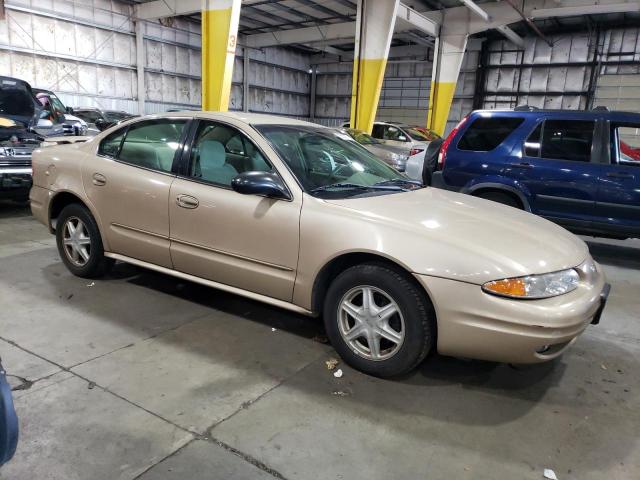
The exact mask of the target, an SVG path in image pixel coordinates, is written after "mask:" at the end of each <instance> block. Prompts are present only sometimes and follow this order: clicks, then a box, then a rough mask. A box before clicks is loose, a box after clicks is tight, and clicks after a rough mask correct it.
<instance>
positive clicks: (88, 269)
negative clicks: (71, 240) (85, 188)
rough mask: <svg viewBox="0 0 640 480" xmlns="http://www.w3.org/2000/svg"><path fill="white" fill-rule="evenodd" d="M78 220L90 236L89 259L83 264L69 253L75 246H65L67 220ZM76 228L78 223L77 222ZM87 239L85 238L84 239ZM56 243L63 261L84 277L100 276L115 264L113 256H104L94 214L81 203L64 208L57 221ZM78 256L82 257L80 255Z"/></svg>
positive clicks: (87, 235)
mask: <svg viewBox="0 0 640 480" xmlns="http://www.w3.org/2000/svg"><path fill="white" fill-rule="evenodd" d="M76 220H77V221H80V222H82V225H83V226H84V231H86V235H85V237H88V244H87V245H86V246H88V247H89V248H88V249H86V247H85V253H86V254H87V255H88V258H87V259H82V260H81V261H82V262H83V264H79V262H75V261H74V259H73V257H72V254H71V253H68V252H69V249H72V248H73V247H65V244H64V238H65V235H67V233H68V230H66V225H67V222H69V221H71V222H72V223H75V222H76ZM75 225H76V228H77V227H78V223H75ZM84 240H85V239H83V241H84ZM56 243H57V244H58V253H59V254H60V258H61V259H62V262H63V263H64V264H65V266H66V267H67V269H68V270H69V271H70V272H71V273H73V274H74V275H76V276H78V277H82V278H98V277H101V276H103V275H105V274H106V273H108V272H109V270H110V269H111V267H112V266H113V264H114V261H113V260H112V259H111V258H107V257H105V256H104V248H103V246H102V237H101V236H100V230H99V229H98V224H97V223H96V221H95V219H94V218H93V215H91V212H90V211H89V209H87V207H85V206H84V205H81V204H79V203H72V204H70V205H67V206H66V207H64V208H63V209H62V211H61V212H60V215H59V216H58V220H57V223H56ZM78 258H82V257H81V256H78Z"/></svg>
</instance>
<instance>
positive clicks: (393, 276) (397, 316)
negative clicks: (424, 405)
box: [324, 262, 436, 377]
mask: <svg viewBox="0 0 640 480" xmlns="http://www.w3.org/2000/svg"><path fill="white" fill-rule="evenodd" d="M324 324H325V328H326V331H327V336H328V337H329V339H330V340H331V345H333V348H335V349H336V351H337V352H338V353H339V354H340V356H341V357H342V358H343V359H344V361H345V362H346V363H348V364H349V365H351V366H352V367H354V368H356V369H358V370H360V371H362V372H365V373H368V374H371V375H376V376H378V377H392V376H395V375H400V374H403V373H406V372H408V371H410V370H412V369H413V368H415V367H416V366H417V365H418V364H419V363H420V362H421V361H422V360H423V359H424V358H425V356H426V355H427V353H429V351H430V350H431V348H432V346H433V345H434V344H435V336H436V322H435V314H434V310H433V306H432V305H431V302H430V300H429V297H428V296H427V295H426V292H425V291H424V290H423V289H422V288H421V287H420V285H419V284H418V283H417V282H416V281H415V280H414V279H413V278H412V277H411V275H410V274H408V273H407V272H405V271H403V270H402V269H400V268H398V267H395V266H393V265H388V264H386V263H377V262H376V263H373V262H372V263H365V264H361V265H355V266H353V267H350V268H348V269H347V270H345V271H344V272H342V273H341V274H339V275H338V276H337V277H336V278H335V279H334V280H333V282H332V283H331V285H330V286H329V289H328V291H327V295H326V297H325V301H324Z"/></svg>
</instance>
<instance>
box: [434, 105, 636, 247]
mask: <svg viewBox="0 0 640 480" xmlns="http://www.w3.org/2000/svg"><path fill="white" fill-rule="evenodd" d="M436 169H437V170H438V171H436V172H435V173H434V174H433V181H432V184H433V186H435V187H439V188H445V189H447V190H455V191H459V192H463V193H468V194H471V195H475V196H478V197H482V198H486V199H489V200H494V201H497V202H500V203H504V204H507V205H511V206H513V207H516V208H522V209H524V210H527V211H529V212H531V213H534V214H537V215H541V216H543V217H545V218H548V219H549V220H552V221H554V222H556V223H559V224H561V225H562V226H564V227H566V228H568V229H569V230H572V231H574V232H576V233H582V234H588V235H595V236H607V237H613V238H628V237H640V114H637V113H627V112H610V111H608V110H606V109H601V108H596V109H594V110H591V111H568V110H567V111H564V110H562V111H561V110H537V109H534V108H531V107H525V108H516V109H515V110H508V111H499V110H481V111H474V112H472V113H471V114H469V115H468V116H467V117H466V118H464V119H463V120H462V121H461V122H460V124H458V126H457V127H456V128H455V129H454V130H453V131H452V132H451V134H450V135H449V136H448V137H447V139H446V140H445V141H444V142H443V144H442V147H441V149H440V152H439V154H438V165H437V167H436Z"/></svg>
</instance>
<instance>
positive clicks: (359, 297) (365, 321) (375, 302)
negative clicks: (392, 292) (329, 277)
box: [338, 286, 405, 361]
mask: <svg viewBox="0 0 640 480" xmlns="http://www.w3.org/2000/svg"><path fill="white" fill-rule="evenodd" d="M338 328H339V330H340V335H342V338H343V339H344V341H345V342H346V343H347V344H348V345H349V346H350V347H351V349H352V350H353V351H354V352H356V353H357V354H358V355H360V356H362V357H364V358H366V359H367V360H373V361H380V360H386V359H388V358H390V357H392V356H393V355H395V354H396V353H397V351H398V350H399V349H400V347H402V343H403V342H404V333H405V328H404V318H403V316H402V312H400V309H399V308H398V305H397V304H396V302H395V301H394V300H393V299H392V298H391V297H390V296H389V294H388V293H386V292H384V291H383V290H381V289H379V288H376V287H371V286H358V287H355V288H352V289H351V290H349V291H348V292H347V293H346V294H345V295H344V297H342V301H341V302H340V306H339V312H338Z"/></svg>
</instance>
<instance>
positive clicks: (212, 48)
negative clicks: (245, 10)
mask: <svg viewBox="0 0 640 480" xmlns="http://www.w3.org/2000/svg"><path fill="white" fill-rule="evenodd" d="M241 3H242V0H203V2H202V7H203V8H202V110H213V111H218V112H226V111H227V110H228V109H229V96H230V95H231V77H232V76H233V62H234V59H235V56H236V44H237V43H238V23H239V21H240V5H241Z"/></svg>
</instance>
